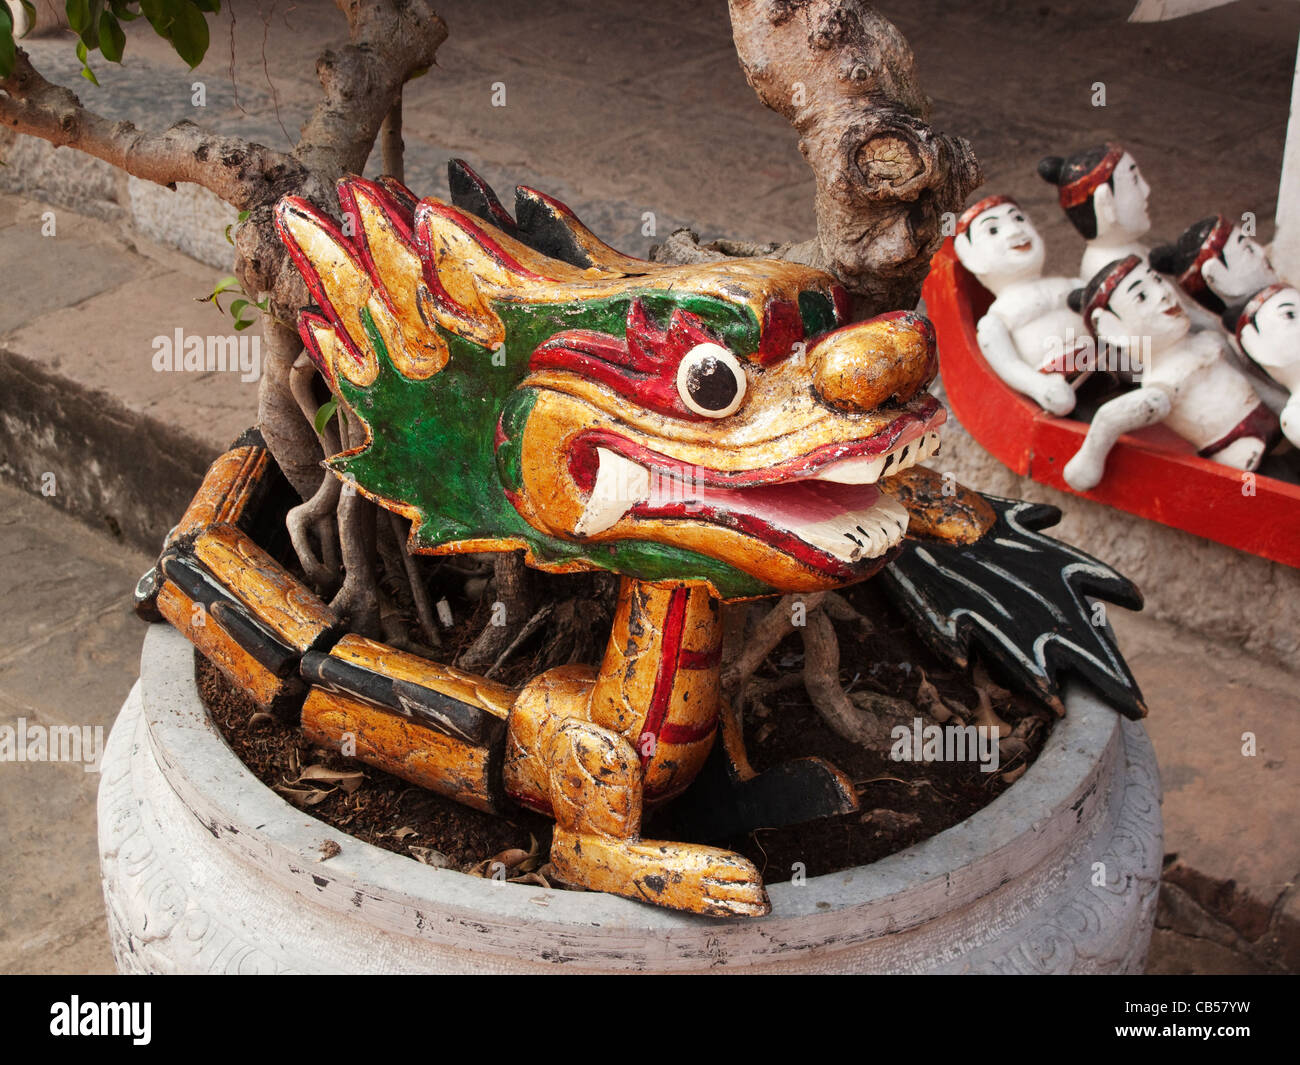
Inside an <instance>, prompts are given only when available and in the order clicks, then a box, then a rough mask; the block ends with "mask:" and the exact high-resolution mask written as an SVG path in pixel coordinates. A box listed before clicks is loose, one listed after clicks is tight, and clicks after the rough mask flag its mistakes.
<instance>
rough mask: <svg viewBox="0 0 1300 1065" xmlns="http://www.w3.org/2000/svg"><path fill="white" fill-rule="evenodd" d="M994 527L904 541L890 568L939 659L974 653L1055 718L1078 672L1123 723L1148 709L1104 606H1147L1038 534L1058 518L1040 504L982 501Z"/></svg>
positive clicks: (897, 596)
mask: <svg viewBox="0 0 1300 1065" xmlns="http://www.w3.org/2000/svg"><path fill="white" fill-rule="evenodd" d="M984 498H985V499H986V500H988V502H989V504H990V505H991V506H992V507H993V510H994V511H995V512H996V514H997V523H996V524H995V525H994V527H993V528H992V529H990V530H989V531H988V532H987V533H985V535H984V536H983V537H982V538H981V539H980V540H978V541H977V542H975V543H973V544H950V543H945V542H943V541H938V540H911V539H909V540H907V541H905V544H904V548H903V550H902V552H901V553H900V554H899V556H898V557H897V558H896V559H894V561H893V562H891V563H890V564H889V565H888V566H887V567H886V568H885V570H884V572H883V574H882V576H883V577H884V581H885V587H886V588H887V590H888V591H889V594H890V597H891V598H892V599H893V600H894V601H895V602H896V603H897V604H898V605H899V606H900V607H901V608H902V610H903V611H904V613H906V614H907V615H908V617H909V618H910V619H911V621H912V622H913V624H914V625H915V627H916V629H917V631H918V632H919V633H920V635H921V636H922V638H923V639H924V640H925V641H926V642H927V643H928V644H929V645H930V647H931V648H932V649H933V650H934V651H935V652H936V653H937V654H939V655H940V656H942V657H943V658H946V659H948V660H950V661H952V662H955V663H956V664H958V665H960V666H965V665H966V664H967V663H968V662H969V659H970V653H971V650H972V648H978V649H979V650H980V651H981V652H982V653H983V654H984V655H985V656H986V657H987V658H988V659H989V660H991V661H992V662H993V663H996V665H998V666H1000V667H1001V670H1002V673H1003V674H1004V675H1005V677H1006V678H1007V679H1008V680H1009V681H1011V682H1012V683H1013V684H1014V685H1015V686H1017V687H1019V688H1020V689H1022V690H1024V691H1027V692H1028V693H1029V694H1031V695H1034V696H1036V697H1038V698H1040V699H1042V700H1043V701H1045V702H1047V703H1048V704H1049V705H1051V706H1053V707H1055V708H1056V709H1057V710H1058V711H1060V710H1062V709H1063V704H1062V702H1061V687H1060V686H1061V681H1062V679H1063V676H1064V675H1065V674H1067V673H1074V674H1077V675H1079V676H1081V677H1082V678H1084V679H1085V680H1087V681H1088V682H1089V683H1090V684H1092V685H1093V686H1094V687H1095V688H1097V690H1098V691H1100V692H1101V694H1102V695H1104V696H1106V698H1107V699H1108V700H1109V701H1110V702H1111V703H1112V704H1113V705H1115V706H1116V707H1117V708H1118V709H1119V710H1120V711H1121V712H1122V713H1123V714H1124V715H1125V716H1126V717H1131V718H1140V717H1144V716H1145V715H1146V704H1145V702H1144V701H1143V699H1142V692H1141V690H1140V689H1139V688H1138V684H1137V681H1136V680H1135V679H1134V677H1133V674H1132V672H1131V671H1130V670H1129V668H1128V665H1127V663H1125V661H1124V657H1123V655H1121V654H1120V651H1119V647H1118V646H1117V644H1116V641H1115V634H1114V633H1113V632H1112V631H1111V628H1110V626H1109V625H1108V624H1107V623H1106V620H1105V612H1104V610H1098V609H1097V607H1096V606H1095V605H1094V603H1093V602H1092V600H1105V601H1107V602H1111V603H1115V604H1116V605H1118V606H1123V607H1127V608H1128V609H1130V610H1138V609H1140V608H1141V606H1142V595H1141V593H1140V592H1139V591H1138V589H1137V587H1136V586H1135V585H1134V584H1133V583H1132V582H1131V581H1129V580H1128V579H1127V578H1125V577H1123V576H1121V575H1120V574H1119V573H1117V572H1116V571H1115V570H1113V569H1111V568H1110V567H1109V566H1107V565H1106V564H1105V563H1104V562H1100V561H1098V560H1097V559H1095V558H1093V557H1092V556H1091V555H1088V554H1085V553H1084V552H1082V551H1080V550H1078V549H1077V548H1075V547H1072V546H1070V545H1069V544H1066V543H1063V542H1062V541H1060V540H1055V539H1053V538H1052V537H1050V536H1043V535H1041V534H1040V532H1039V530H1041V529H1046V528H1050V527H1051V526H1053V525H1055V524H1056V523H1057V522H1059V521H1060V520H1061V512H1060V511H1059V510H1058V509H1057V508H1056V507H1053V506H1048V505H1047V504H1043V503H1029V502H1026V501H1024V500H1018V499H1002V498H1000V497H997V496H985V497H984Z"/></svg>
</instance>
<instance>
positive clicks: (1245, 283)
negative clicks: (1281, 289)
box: [1201, 226, 1277, 303]
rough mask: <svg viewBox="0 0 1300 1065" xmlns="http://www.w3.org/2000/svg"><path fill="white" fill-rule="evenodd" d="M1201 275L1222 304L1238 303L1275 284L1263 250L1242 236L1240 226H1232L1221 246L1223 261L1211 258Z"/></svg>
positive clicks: (1274, 278)
mask: <svg viewBox="0 0 1300 1065" xmlns="http://www.w3.org/2000/svg"><path fill="white" fill-rule="evenodd" d="M1201 276H1202V277H1204V278H1205V283H1206V284H1207V285H1209V286H1210V291H1211V292H1213V293H1214V294H1215V295H1216V296H1218V297H1219V299H1221V300H1223V301H1224V302H1225V303H1231V302H1232V301H1233V300H1239V299H1241V298H1242V297H1243V296H1248V295H1250V294H1251V293H1252V292H1258V291H1259V290H1260V289H1262V288H1266V287H1267V286H1269V285H1271V284H1273V283H1274V282H1275V281H1277V275H1276V274H1275V273H1274V272H1273V266H1272V264H1271V263H1270V262H1269V261H1268V256H1267V255H1266V254H1265V252H1264V249H1263V248H1262V247H1261V246H1260V245H1259V243H1258V242H1257V241H1255V240H1252V239H1251V238H1250V237H1248V236H1246V234H1244V233H1243V232H1242V231H1241V227H1240V226H1233V227H1232V233H1231V234H1229V236H1228V242H1227V243H1226V244H1225V245H1224V246H1223V258H1222V259H1221V260H1220V259H1217V258H1216V259H1211V260H1209V262H1207V263H1206V264H1205V265H1204V266H1203V267H1202V268H1201Z"/></svg>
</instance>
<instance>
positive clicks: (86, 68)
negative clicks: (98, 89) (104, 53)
mask: <svg viewBox="0 0 1300 1065" xmlns="http://www.w3.org/2000/svg"><path fill="white" fill-rule="evenodd" d="M88 54H89V53H88V52H87V51H86V45H85V43H84V42H83V41H78V42H77V58H78V59H80V60H81V76H82V77H83V78H85V79H86V80H87V81H89V82H91V83H93V84H95V85H98V84H99V79H98V78H97V77H95V72H94V71H93V70H91V69H90V64H89V63H87V62H86V57H87V55H88Z"/></svg>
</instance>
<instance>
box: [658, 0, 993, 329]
mask: <svg viewBox="0 0 1300 1065" xmlns="http://www.w3.org/2000/svg"><path fill="white" fill-rule="evenodd" d="M728 7H729V8H730V11H731V30H732V36H733V38H734V40H735V43H736V52H737V53H738V55H739V56H740V63H741V66H742V67H743V68H744V71H745V77H746V78H747V79H748V80H749V84H750V85H751V86H753V89H754V91H755V92H756V93H757V94H758V98H759V99H760V100H762V101H763V103H764V104H765V105H767V106H768V107H769V108H771V109H772V110H773V111H775V112H777V113H778V114H779V115H781V116H782V117H784V118H785V119H787V120H788V121H789V122H790V124H791V125H792V126H794V128H795V130H796V131H797V132H798V133H799V150H800V151H801V152H802V153H803V156H804V158H805V159H806V160H807V161H808V165H809V166H810V167H811V168H812V171H813V174H814V176H815V177H816V179H817V202H816V208H817V236H816V238H815V239H814V240H810V241H805V242H803V243H799V244H786V245H782V246H780V247H778V248H776V249H774V251H773V252H772V254H775V255H776V256H778V257H780V258H784V259H789V260H793V261H795V262H802V263H806V264H807V265H810V266H815V267H817V268H819V269H822V270H826V271H827V272H828V273H831V274H834V275H835V276H836V277H838V278H839V279H840V280H841V281H842V282H843V283H844V285H845V287H846V288H848V290H849V291H850V292H851V293H852V294H853V296H854V297H855V303H856V307H855V310H856V312H857V314H858V315H859V316H869V315H873V314H878V313H880V312H882V311H890V310H899V309H904V308H910V307H914V306H916V303H917V301H918V299H919V298H920V294H921V283H922V281H924V280H925V274H926V271H927V269H928V268H929V264H930V256H931V255H933V254H934V252H935V250H936V249H937V248H938V246H939V243H940V241H941V240H942V226H941V223H942V217H943V214H944V213H945V212H949V211H953V212H956V211H960V210H961V208H962V205H963V204H964V203H965V201H966V197H967V195H969V193H970V192H971V191H972V190H973V189H975V188H976V187H977V186H978V185H979V183H980V181H981V176H980V170H979V164H978V163H977V162H976V160H975V154H974V152H973V151H972V150H971V146H970V145H969V144H968V143H967V142H966V141H965V140H963V139H962V138H960V137H950V136H948V135H946V134H942V133H937V132H935V131H934V130H932V129H931V128H930V126H929V125H928V121H929V115H930V102H929V100H928V99H927V98H926V97H925V95H924V94H923V93H922V92H921V89H920V86H919V84H918V82H917V76H916V63H915V59H914V57H913V55H912V50H911V48H909V47H908V44H907V41H906V40H905V39H904V38H903V35H902V34H901V33H899V32H898V30H897V29H895V28H894V26H893V24H892V23H890V22H889V21H888V20H887V19H885V18H884V17H882V16H881V15H880V14H879V13H878V12H876V11H875V10H874V9H873V8H872V7H871V6H870V5H868V4H866V3H863V2H862V0H729V2H728ZM731 254H735V253H734V252H733V251H732V250H731V249H729V248H728V247H727V246H726V245H725V244H724V243H722V242H718V243H715V244H712V245H705V246H702V247H701V246H700V245H699V244H698V242H697V241H694V240H693V239H692V237H691V236H690V235H686V234H682V233H678V234H674V236H673V238H672V239H670V241H668V242H667V243H666V244H665V245H664V246H663V247H662V248H661V249H660V250H659V252H658V253H657V257H658V258H660V259H661V260H663V261H668V262H690V261H698V260H699V259H700V258H707V259H722V258H726V257H727V256H728V255H731Z"/></svg>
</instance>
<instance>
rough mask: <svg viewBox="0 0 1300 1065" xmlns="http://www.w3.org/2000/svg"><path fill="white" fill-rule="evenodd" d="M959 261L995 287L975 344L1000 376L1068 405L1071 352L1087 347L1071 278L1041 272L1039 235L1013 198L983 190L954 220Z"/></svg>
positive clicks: (1062, 410)
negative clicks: (987, 194)
mask: <svg viewBox="0 0 1300 1065" xmlns="http://www.w3.org/2000/svg"><path fill="white" fill-rule="evenodd" d="M953 248H954V250H955V251H956V253H957V258H958V259H959V260H960V261H961V264H962V265H963V266H964V267H966V269H967V270H969V271H970V272H971V273H972V274H974V275H975V276H976V277H977V278H979V280H980V283H981V284H982V285H983V286H984V287H985V288H987V289H988V290H989V291H990V292H992V293H993V295H994V297H995V298H994V300H993V304H992V306H990V307H989V309H988V312H987V313H986V314H985V315H984V317H983V318H981V319H980V322H979V344H980V350H981V351H982V352H983V353H984V357H985V358H986V359H987V360H988V362H989V365H990V366H992V367H993V370H994V371H995V372H996V373H997V375H998V376H999V377H1001V378H1002V380H1004V381H1005V382H1006V383H1007V384H1008V385H1010V386H1011V387H1012V388H1014V389H1015V390H1016V391H1017V392H1023V393H1024V394H1025V395H1027V396H1028V397H1029V398H1030V399H1032V400H1033V401H1034V402H1035V403H1037V404H1038V405H1039V406H1040V407H1042V408H1043V409H1044V410H1046V411H1048V412H1049V413H1051V414H1057V415H1066V414H1069V413H1070V411H1072V410H1073V409H1074V401H1075V394H1074V387H1072V382H1074V383H1077V382H1078V381H1079V380H1081V379H1082V376H1083V375H1081V374H1079V373H1078V372H1076V370H1075V366H1076V361H1075V360H1076V356H1078V355H1080V354H1082V353H1084V352H1085V351H1088V350H1091V347H1092V342H1091V338H1090V337H1089V335H1088V329H1087V326H1085V325H1084V322H1083V319H1082V318H1081V317H1080V316H1079V314H1078V312H1077V311H1074V310H1072V309H1071V308H1070V307H1069V303H1068V301H1069V297H1070V293H1071V292H1072V291H1073V290H1074V289H1075V287H1076V283H1075V281H1074V280H1072V279H1070V278H1065V277H1043V260H1044V258H1045V255H1046V249H1045V247H1044V244H1043V238H1042V237H1041V236H1039V234H1038V230H1037V229H1035V228H1034V225H1033V223H1032V222H1030V220H1029V219H1028V217H1027V216H1026V215H1025V213H1024V211H1022V210H1021V208H1020V205H1019V204H1017V203H1016V202H1015V201H1014V200H1012V199H1011V198H1010V197H1008V196H990V197H988V198H987V199H984V200H980V201H979V203H977V204H975V205H974V206H973V207H971V208H969V209H968V210H967V211H966V212H965V213H964V214H963V215H962V216H961V218H960V219H959V220H958V222H957V232H956V235H955V238H954V240H953Z"/></svg>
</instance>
